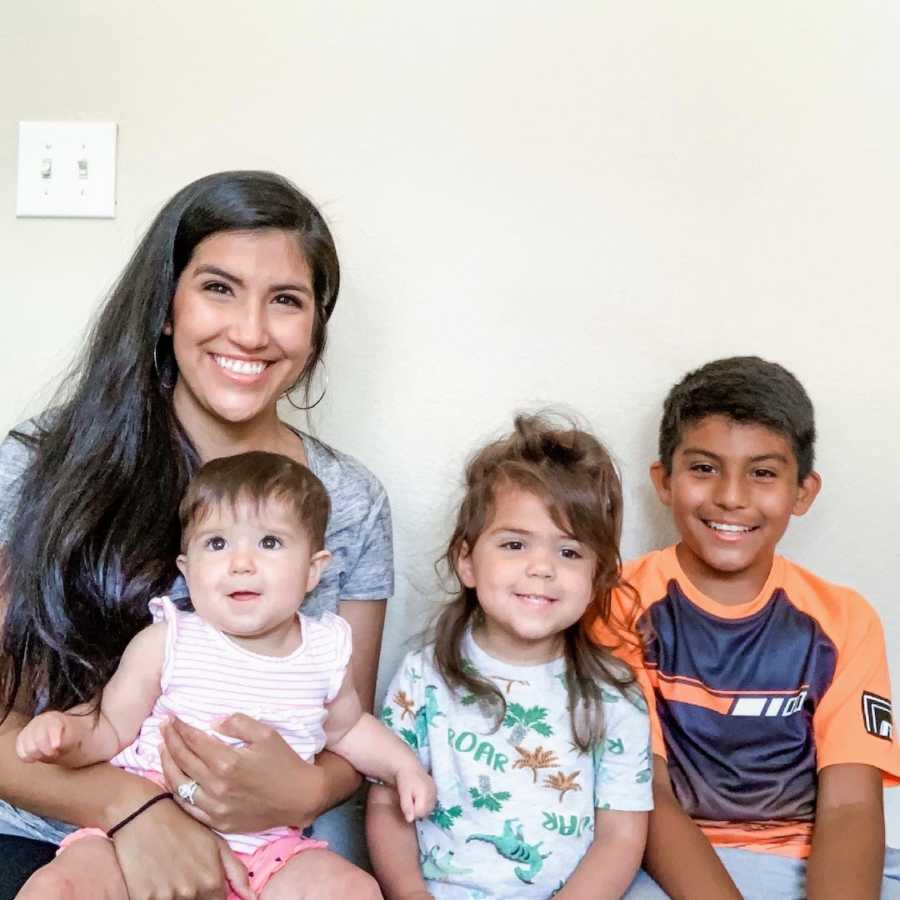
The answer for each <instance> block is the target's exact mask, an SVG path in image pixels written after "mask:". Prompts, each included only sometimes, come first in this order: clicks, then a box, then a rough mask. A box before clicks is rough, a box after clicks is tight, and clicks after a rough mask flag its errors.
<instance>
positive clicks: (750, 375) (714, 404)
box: [659, 356, 816, 481]
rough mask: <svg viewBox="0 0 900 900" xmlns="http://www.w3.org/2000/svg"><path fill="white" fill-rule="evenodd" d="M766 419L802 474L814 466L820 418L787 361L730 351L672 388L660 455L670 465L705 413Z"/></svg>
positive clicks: (757, 422)
mask: <svg viewBox="0 0 900 900" xmlns="http://www.w3.org/2000/svg"><path fill="white" fill-rule="evenodd" d="M717 415H718V416H727V417H728V418H729V419H733V420H734V421H735V422H742V423H746V424H752V425H763V426H764V427H766V428H769V429H771V430H772V431H775V432H777V433H778V434H781V435H783V436H784V437H786V438H788V439H789V440H790V442H791V446H792V447H793V450H794V456H795V457H796V458H797V468H798V473H797V474H798V478H799V480H800V481H803V479H804V478H806V476H807V475H809V473H810V472H812V469H813V462H814V458H815V442H816V423H815V415H814V413H813V405H812V401H811V400H810V399H809V395H808V394H807V393H806V391H805V390H804V388H803V385H802V384H800V382H799V381H798V380H797V379H796V378H795V377H794V376H793V375H792V374H791V373H790V372H788V370H787V369H785V368H784V366H780V365H778V363H773V362H767V361H766V360H764V359H760V358H759V357H758V356H732V357H730V358H728V359H717V360H715V361H713V362H710V363H707V364H706V365H705V366H702V367H701V368H699V369H696V370H695V371H693V372H688V374H687V375H685V376H684V378H682V380H681V381H679V382H678V384H676V385H675V386H674V387H673V388H672V389H671V390H670V391H669V395H668V397H666V402H665V403H664V404H663V415H662V421H661V422H660V423H659V459H660V462H661V463H662V464H663V467H664V468H665V470H666V471H667V472H669V473H671V471H672V457H673V455H674V453H675V449H676V448H677V446H678V444H679V443H680V441H681V436H682V433H683V431H684V428H685V426H687V425H690V424H693V423H695V422H699V421H700V420H701V419H705V418H706V417H707V416H717Z"/></svg>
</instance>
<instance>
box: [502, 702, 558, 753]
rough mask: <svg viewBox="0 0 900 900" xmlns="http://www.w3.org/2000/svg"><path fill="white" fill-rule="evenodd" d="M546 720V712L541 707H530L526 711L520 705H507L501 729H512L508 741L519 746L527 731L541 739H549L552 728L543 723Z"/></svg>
mask: <svg viewBox="0 0 900 900" xmlns="http://www.w3.org/2000/svg"><path fill="white" fill-rule="evenodd" d="M546 718H547V710H546V709H545V708H544V707H543V706H530V707H528V709H526V708H525V707H524V706H522V704H521V703H508V704H507V706H506V717H505V718H504V719H503V727H504V728H512V734H511V735H510V741H511V742H512V743H513V744H520V743H521V742H522V741H523V740H524V739H525V737H526V735H527V734H528V732H529V731H534V732H536V733H537V734H539V735H540V736H541V737H550V735H552V734H553V728H552V726H550V725H548V724H547V723H546V722H545V721H544V719H546Z"/></svg>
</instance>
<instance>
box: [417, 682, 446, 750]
mask: <svg viewBox="0 0 900 900" xmlns="http://www.w3.org/2000/svg"><path fill="white" fill-rule="evenodd" d="M436 692H437V688H436V687H435V686H434V685H433V684H428V685H426V686H425V703H424V704H423V705H422V706H420V707H419V709H418V711H417V712H416V738H417V739H418V742H419V744H418V745H419V746H420V747H422V746H424V745H425V744H426V743H427V740H428V726H429V725H432V724H433V723H434V720H435V719H436V718H437V717H438V716H443V715H444V714H443V713H442V712H441V711H440V709H438V705H437V698H436V697H435V693H436Z"/></svg>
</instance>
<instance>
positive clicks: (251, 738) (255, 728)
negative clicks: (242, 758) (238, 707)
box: [216, 713, 272, 744]
mask: <svg viewBox="0 0 900 900" xmlns="http://www.w3.org/2000/svg"><path fill="white" fill-rule="evenodd" d="M216 731H218V732H219V733H220V734H224V735H227V736H228V737H233V738H237V739H238V740H239V741H243V742H244V743H245V744H256V743H259V742H260V741H264V740H266V738H268V737H269V736H270V735H271V733H272V726H271V725H263V723H262V722H257V720H256V719H251V718H250V716H245V715H244V714H243V713H235V714H234V715H232V716H228V718H227V719H223V720H222V721H221V722H219V723H217V724H216Z"/></svg>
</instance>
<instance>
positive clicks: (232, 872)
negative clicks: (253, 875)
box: [219, 841, 257, 900]
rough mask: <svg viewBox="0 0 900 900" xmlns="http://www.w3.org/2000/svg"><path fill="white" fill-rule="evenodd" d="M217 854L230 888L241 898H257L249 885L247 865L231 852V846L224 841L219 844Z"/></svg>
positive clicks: (250, 899)
mask: <svg viewBox="0 0 900 900" xmlns="http://www.w3.org/2000/svg"><path fill="white" fill-rule="evenodd" d="M219 855H220V856H221V859H222V868H223V869H224V870H225V877H226V878H227V879H228V884H229V885H230V887H231V890H232V891H233V892H234V893H235V894H237V895H238V897H240V898H241V900H257V898H256V892H255V891H254V890H253V888H251V887H250V876H249V875H248V873H247V867H246V866H245V865H244V864H243V863H242V862H241V861H240V860H239V859H238V858H237V857H236V856H235V855H234V854H233V853H232V852H231V848H230V847H229V846H228V844H226V843H225V841H221V842H220V844H219Z"/></svg>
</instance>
